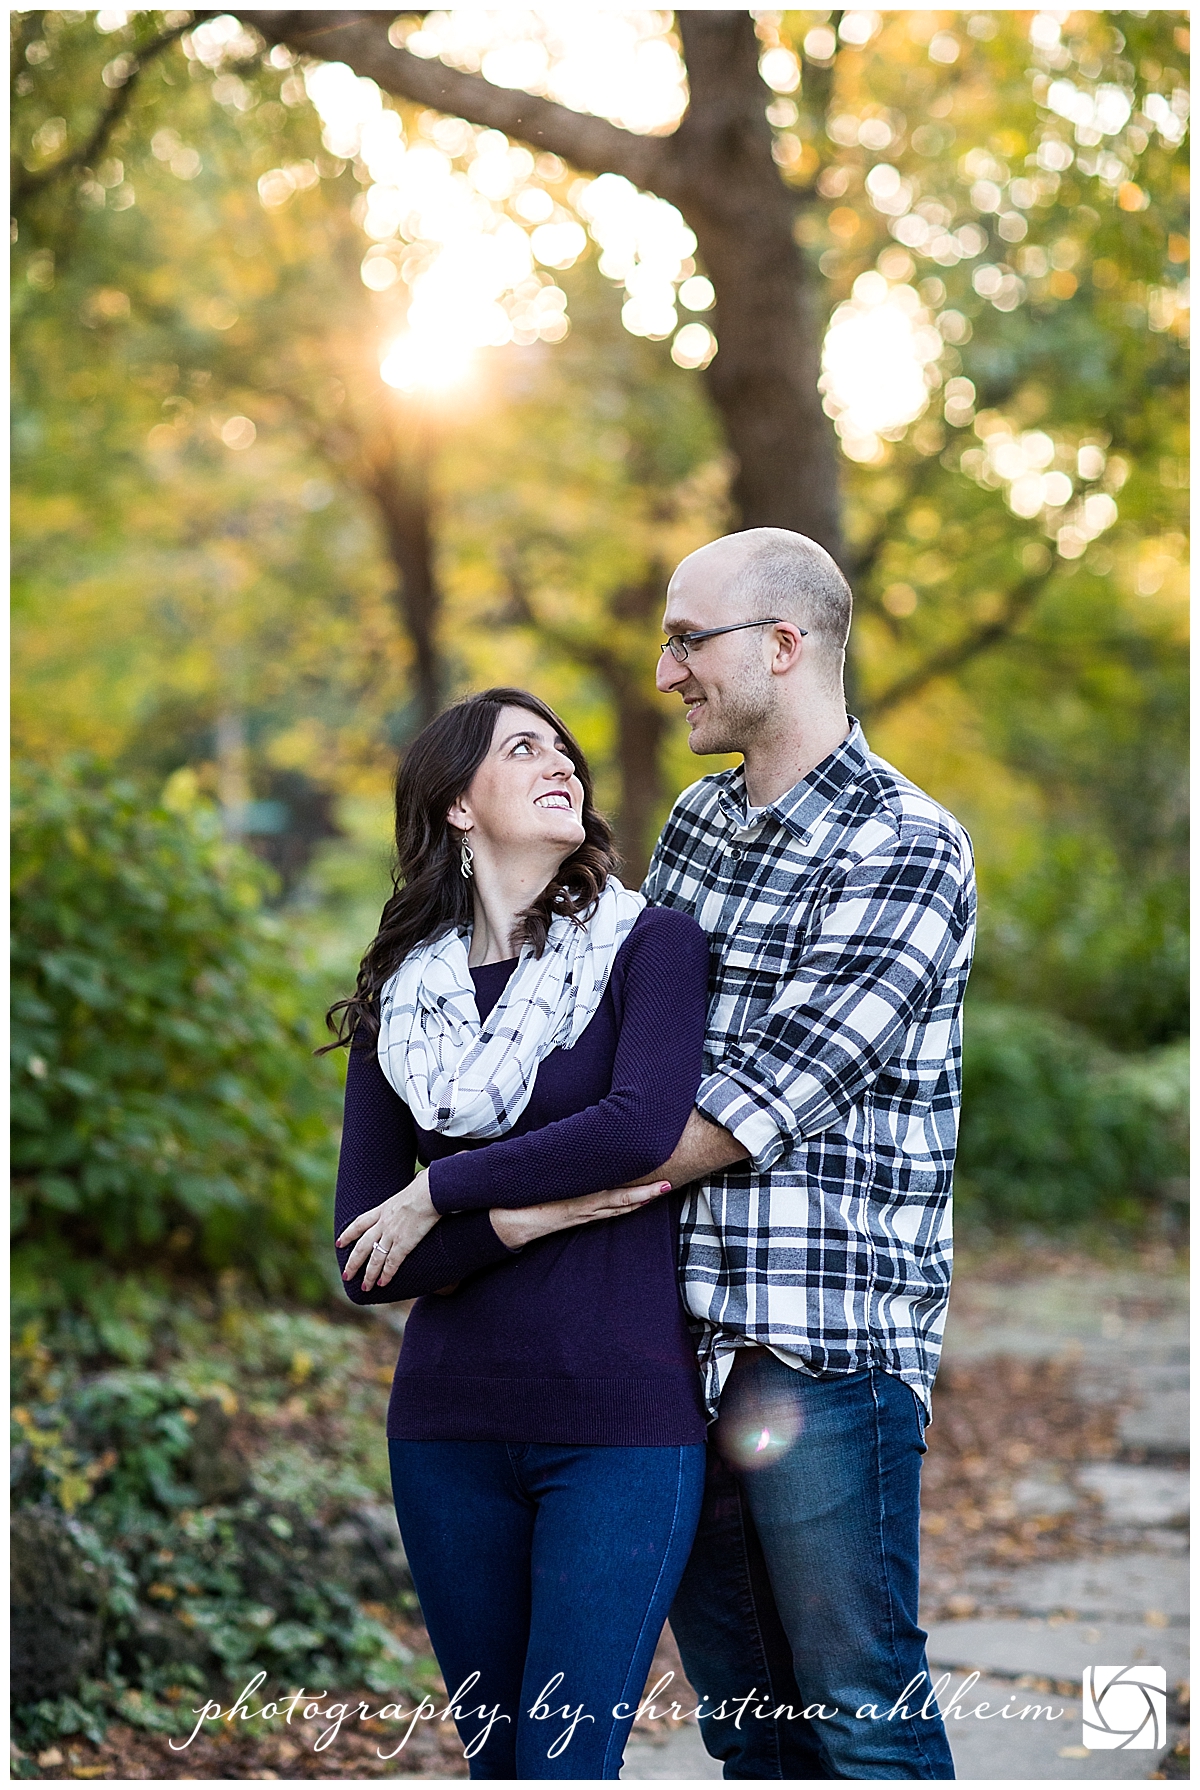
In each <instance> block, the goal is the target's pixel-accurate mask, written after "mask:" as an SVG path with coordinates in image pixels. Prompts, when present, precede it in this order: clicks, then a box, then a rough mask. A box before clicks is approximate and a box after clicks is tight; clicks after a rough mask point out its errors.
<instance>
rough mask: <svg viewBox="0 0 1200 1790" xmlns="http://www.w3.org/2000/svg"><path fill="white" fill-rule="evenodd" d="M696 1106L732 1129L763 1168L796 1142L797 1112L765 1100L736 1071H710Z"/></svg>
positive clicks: (757, 1164) (702, 1084) (760, 1169)
mask: <svg viewBox="0 0 1200 1790" xmlns="http://www.w3.org/2000/svg"><path fill="white" fill-rule="evenodd" d="M696 1106H697V1108H698V1109H699V1111H700V1112H702V1113H703V1114H704V1116H705V1118H706V1119H711V1120H712V1122H713V1124H714V1125H722V1126H724V1128H725V1130H726V1131H729V1132H732V1134H733V1136H734V1137H736V1138H737V1141H738V1143H739V1144H742V1145H744V1147H745V1148H746V1149H747V1150H748V1151H749V1152H750V1160H751V1162H752V1163H753V1164H754V1166H755V1168H756V1169H758V1170H759V1172H760V1173H761V1172H763V1171H764V1170H766V1169H769V1168H773V1167H774V1165H775V1164H776V1163H777V1162H778V1161H779V1160H780V1158H781V1157H783V1156H786V1155H787V1154H788V1152H789V1151H790V1150H791V1149H792V1147H793V1144H794V1143H795V1132H796V1115H795V1113H794V1112H792V1110H791V1108H790V1107H787V1106H784V1105H783V1104H782V1103H781V1102H780V1101H778V1100H764V1099H763V1096H762V1093H761V1090H759V1089H751V1088H748V1087H746V1086H745V1085H744V1084H743V1083H741V1082H740V1081H738V1080H737V1079H736V1078H735V1077H734V1076H732V1075H722V1074H720V1073H719V1072H718V1073H717V1074H716V1075H707V1076H705V1078H704V1080H703V1081H702V1082H701V1083H700V1088H699V1092H698V1093H697V1095H696Z"/></svg>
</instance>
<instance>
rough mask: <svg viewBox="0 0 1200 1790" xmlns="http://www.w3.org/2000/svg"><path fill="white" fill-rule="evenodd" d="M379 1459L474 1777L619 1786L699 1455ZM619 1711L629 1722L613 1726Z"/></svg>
mask: <svg viewBox="0 0 1200 1790" xmlns="http://www.w3.org/2000/svg"><path fill="white" fill-rule="evenodd" d="M388 1447H389V1450H390V1453H391V1462H392V1490H393V1493H394V1495H395V1499H396V1515H397V1517H398V1518H399V1522H400V1533H401V1535H402V1537H403V1540H404V1547H405V1551H406V1553H407V1555H408V1562H409V1566H410V1567H411V1569H412V1575H413V1582H414V1584H415V1586H416V1590H417V1596H418V1597H419V1598H420V1600H421V1610H422V1613H423V1615H424V1617H425V1623H426V1626H427V1628H428V1630H429V1638H430V1640H431V1641H432V1642H433V1650H434V1652H435V1653H436V1654H437V1659H438V1665H439V1666H440V1667H441V1669H442V1675H443V1677H444V1678H445V1680H446V1690H447V1693H448V1694H449V1696H450V1698H451V1699H452V1700H453V1701H454V1702H455V1703H456V1704H457V1705H458V1707H459V1708H460V1709H461V1710H462V1712H463V1713H462V1719H458V1731H459V1734H460V1736H461V1738H462V1742H463V1746H464V1749H465V1750H466V1751H467V1754H468V1757H469V1760H470V1766H471V1776H472V1777H473V1778H616V1777H617V1776H619V1774H620V1769H621V1757H622V1754H623V1752H624V1747H625V1741H626V1739H627V1738H628V1735H629V1730H630V1727H631V1725H632V1716H633V1711H634V1710H635V1709H636V1706H637V1704H638V1701H639V1699H640V1698H641V1695H642V1691H643V1689H644V1687H645V1683H646V1676H647V1674H648V1672H649V1670H650V1663H651V1661H652V1659H653V1657H654V1650H655V1647H656V1646H657V1644H658V1638H659V1635H660V1634H661V1632H662V1627H663V1623H664V1622H665V1621H666V1618H667V1612H668V1610H669V1609H670V1607H671V1599H672V1598H673V1597H674V1595H675V1591H676V1588H677V1586H678V1584H679V1579H680V1575H681V1574H682V1572H683V1569H684V1565H685V1563H686V1561H687V1557H688V1550H689V1549H690V1547H691V1545H692V1537H693V1535H694V1534H695V1531H696V1521H697V1518H698V1516H699V1514H700V1502H701V1498H702V1496H703V1492H704V1463H705V1449H704V1445H703V1443H696V1444H693V1445H692V1446H690V1447H685V1448H600V1447H576V1446H568V1445H557V1444H546V1443H533V1442H528V1443H527V1442H519V1443H518V1442H395V1441H393V1442H390V1443H389V1444H388ZM472 1674H478V1676H477V1677H476V1678H475V1679H474V1682H473V1683H472V1684H471V1685H470V1686H469V1688H468V1689H467V1690H466V1691H465V1692H464V1694H463V1695H461V1696H457V1695H456V1693H457V1691H458V1689H459V1687H460V1686H462V1685H463V1684H464V1683H465V1682H466V1681H467V1680H468V1679H471V1677H472ZM619 1706H623V1707H624V1708H625V1709H627V1710H628V1714H626V1715H623V1716H618V1715H614V1710H616V1709H617V1708H618V1707H619ZM493 1711H495V1712H496V1713H495V1720H494V1721H492V1722H491V1724H490V1727H489V1717H490V1716H491V1714H492V1712H493ZM470 1712H481V1713H470ZM456 1719H457V1718H456ZM481 1736H482V1738H481Z"/></svg>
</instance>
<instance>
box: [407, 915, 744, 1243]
mask: <svg viewBox="0 0 1200 1790" xmlns="http://www.w3.org/2000/svg"><path fill="white" fill-rule="evenodd" d="M622 952H623V953H624V954H625V963H624V966H623V968H624V991H623V1005H622V1013H621V1027H620V1033H619V1036H618V1039H617V1048H616V1054H615V1057H614V1060H613V1070H612V1084H611V1087H610V1090H609V1092H608V1093H607V1094H606V1095H605V1097H604V1099H603V1100H600V1101H597V1102H596V1104H595V1105H593V1106H588V1107H585V1108H584V1109H583V1110H582V1111H581V1112H578V1113H573V1114H571V1116H570V1117H569V1118H565V1119H556V1120H554V1121H553V1122H552V1123H551V1124H549V1125H543V1126H541V1127H539V1129H538V1130H536V1131H531V1132H527V1133H526V1134H525V1135H524V1136H521V1137H508V1138H501V1139H499V1140H498V1141H497V1142H496V1143H493V1144H487V1145H485V1146H483V1147H482V1148H480V1149H477V1150H469V1151H464V1152H462V1153H461V1154H459V1155H456V1156H450V1157H446V1158H445V1159H443V1160H442V1161H439V1162H435V1163H433V1164H432V1165H431V1166H430V1171H429V1191H430V1196H431V1198H432V1200H433V1203H434V1205H435V1206H436V1207H437V1209H438V1211H439V1212H464V1211H478V1210H480V1209H486V1208H487V1207H490V1206H504V1207H508V1208H515V1207H520V1206H534V1205H538V1204H539V1203H541V1202H542V1201H546V1200H565V1199H572V1198H574V1197H575V1196H576V1195H577V1194H588V1193H598V1192H599V1191H600V1190H601V1189H602V1188H605V1187H620V1186H623V1185H624V1184H625V1183H626V1182H629V1181H636V1179H637V1178H638V1176H639V1175H642V1176H644V1175H649V1174H652V1173H653V1171H654V1170H655V1169H656V1168H658V1167H659V1166H660V1165H661V1164H662V1163H664V1162H666V1160H667V1158H668V1157H669V1156H670V1154H671V1152H672V1151H673V1150H674V1148H675V1146H676V1144H677V1143H678V1142H679V1139H680V1138H681V1137H682V1135H683V1129H684V1126H685V1125H686V1124H687V1120H688V1115H689V1113H690V1112H691V1110H692V1105H693V1102H694V1100H695V1096H696V1089H697V1088H698V1086H699V1084H700V1072H701V1066H702V1052H703V1047H704V1025H705V1017H706V1010H707V1001H708V940H707V939H706V938H705V935H704V933H703V932H702V931H701V930H700V928H699V927H698V926H697V925H696V923H695V921H694V920H692V919H691V918H690V917H689V916H688V915H686V914H682V913H678V912H675V911H673V910H668V909H665V908H654V909H647V911H646V913H644V914H643V915H642V917H641V919H640V920H639V921H638V923H637V926H636V927H635V928H634V930H633V932H632V933H631V934H630V936H629V938H628V939H627V941H626V943H625V944H624V946H623V947H622Z"/></svg>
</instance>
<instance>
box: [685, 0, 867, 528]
mask: <svg viewBox="0 0 1200 1790" xmlns="http://www.w3.org/2000/svg"><path fill="white" fill-rule="evenodd" d="M676 16H677V18H678V21H679V27H680V30H681V32H682V35H683V43H684V49H685V52H686V56H687V68H688V80H689V82H690V85H691V105H690V106H689V108H688V112H687V115H686V116H685V118H684V120H683V122H682V124H681V125H680V127H679V129H678V131H677V132H676V134H675V136H674V137H673V138H672V139H670V142H671V149H672V174H671V177H670V178H669V179H668V180H667V181H666V182H665V183H664V185H665V186H666V187H668V188H669V189H670V191H669V193H668V196H669V197H670V198H671V199H672V200H673V202H674V203H675V204H676V205H678V207H679V209H680V211H681V212H682V213H683V215H684V217H685V218H686V219H687V221H688V223H689V224H690V225H691V227H692V229H693V230H694V231H695V232H696V239H697V242H698V244H699V248H700V253H701V255H702V256H703V258H704V266H705V269H706V271H707V273H708V275H709V277H710V279H711V280H712V283H713V286H714V287H715V289H716V294H717V303H716V314H715V329H716V336H717V341H718V344H719V348H718V352H717V355H716V358H715V359H714V360H713V361H712V363H711V365H710V366H709V368H708V372H707V375H706V377H707V380H708V388H709V391H710V393H711V395H712V400H713V403H714V404H715V405H716V407H717V409H718V411H719V412H720V415H721V420H722V422H723V424H724V427H725V435H726V438H727V440H728V442H729V445H730V447H731V449H732V450H733V453H734V456H735V459H736V462H737V469H736V472H735V474H734V479H733V493H732V494H733V499H734V502H735V504H736V505H737V509H738V513H739V515H740V518H741V522H742V526H743V527H744V528H760V527H775V528H792V529H795V530H797V532H798V533H800V534H805V535H810V536H811V537H812V539H813V540H815V541H819V542H820V543H821V545H822V546H823V547H825V548H827V549H828V551H829V552H830V553H832V554H833V556H834V558H835V559H837V560H839V561H841V560H842V558H843V547H842V534H841V525H840V520H839V500H838V477H837V453H836V445H835V441H834V435H833V429H832V427H831V425H830V422H829V419H828V417H826V415H825V413H824V411H823V410H822V408H821V400H820V396H819V394H818V391H817V380H818V377H819V374H820V359H821V334H822V319H821V317H820V314H819V310H820V307H819V304H818V302H817V298H816V295H815V294H814V292H813V289H812V285H811V282H810V280H809V278H808V276H807V269H806V266H805V262H804V257H803V255H802V254H801V251H800V248H799V246H798V245H797V242H796V239H795V236H794V234H793V225H794V223H795V217H796V197H795V194H794V193H793V192H792V191H790V190H789V189H788V188H787V187H786V186H785V184H784V182H783V180H782V179H781V178H780V175H779V171H778V169H777V168H776V166H775V163H774V160H773V158H772V154H771V143H772V139H771V129H770V126H769V125H768V123H767V119H766V112H765V107H766V101H767V91H766V88H765V87H764V85H763V82H762V78H761V76H760V75H759V72H758V56H759V48H760V46H759V42H758V39H757V37H756V35H755V30H754V22H753V20H752V19H751V17H750V15H749V14H748V13H738V12H692V11H686V12H680V13H678V14H677V15H676Z"/></svg>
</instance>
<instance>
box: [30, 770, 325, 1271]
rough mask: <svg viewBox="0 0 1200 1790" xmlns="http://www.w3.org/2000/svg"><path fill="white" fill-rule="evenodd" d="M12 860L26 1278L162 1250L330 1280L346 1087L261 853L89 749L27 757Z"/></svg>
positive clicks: (133, 1262)
mask: <svg viewBox="0 0 1200 1790" xmlns="http://www.w3.org/2000/svg"><path fill="white" fill-rule="evenodd" d="M13 869H14V889H15V893H14V912H13V921H14V949H15V958H14V967H13V1047H14V1087H13V1106H12V1112H13V1128H14V1141H13V1166H14V1170H15V1191H14V1209H13V1210H14V1227H15V1231H16V1235H17V1239H18V1245H19V1250H18V1268H17V1279H18V1284H20V1282H21V1281H22V1280H23V1279H31V1280H33V1281H35V1282H36V1281H38V1280H41V1281H43V1282H44V1281H47V1280H48V1281H51V1282H52V1281H54V1280H55V1279H56V1278H61V1277H62V1276H64V1275H69V1274H70V1272H71V1268H70V1264H71V1263H72V1261H74V1262H79V1261H81V1260H82V1261H85V1262H86V1261H90V1262H95V1261H97V1260H99V1261H102V1262H104V1263H107V1264H109V1265H112V1266H119V1267H121V1268H122V1269H124V1270H126V1271H131V1270H134V1269H136V1267H137V1266H138V1264H139V1263H140V1262H143V1261H144V1260H145V1258H146V1256H147V1254H148V1253H149V1254H150V1255H151V1256H152V1259H153V1260H154V1261H155V1262H156V1263H158V1264H161V1263H162V1262H163V1261H164V1260H167V1261H172V1262H174V1263H175V1264H176V1265H178V1266H179V1267H186V1266H188V1265H189V1264H192V1265H193V1266H194V1265H203V1266H204V1267H205V1268H207V1269H209V1270H212V1269H214V1268H220V1267H223V1266H226V1265H230V1264H237V1265H242V1266H244V1267H246V1268H247V1269H248V1270H249V1271H250V1272H251V1273H252V1274H253V1275H254V1276H255V1278H256V1279H257V1281H258V1282H259V1284H260V1285H261V1286H263V1287H264V1288H269V1289H273V1290H276V1291H280V1290H283V1289H285V1288H292V1289H296V1290H307V1291H308V1292H310V1293H312V1292H316V1291H317V1290H318V1289H319V1288H320V1287H321V1286H322V1284H323V1282H322V1280H321V1278H320V1276H319V1274H318V1272H317V1270H316V1269H315V1268H314V1266H313V1252H314V1241H315V1239H316V1237H317V1235H318V1232H319V1229H320V1227H321V1225H322V1223H323V1221H324V1219H325V1217H326V1213H327V1206H328V1195H329V1187H330V1184H331V1181H332V1172H333V1141H334V1139H333V1130H332V1127H333V1123H334V1117H335V1107H336V1089H335V1087H334V1085H333V1077H332V1076H331V1074H330V1072H329V1070H328V1069H327V1068H325V1067H323V1066H322V1065H318V1064H314V1063H313V1062H312V1059H311V1055H310V1053H311V1050H312V1046H313V1044H314V1043H315V1042H316V1041H317V1034H316V1028H315V1025H314V1007H315V1001H314V1002H313V1003H312V1005H310V1004H309V1001H308V1000H307V999H306V995H311V993H312V990H311V989H308V988H306V984H305V980H304V978H303V976H302V974H301V973H300V972H299V971H298V967H297V965H296V964H295V962H293V961H292V959H291V957H290V955H289V952H288V949H287V943H286V937H285V935H284V933H283V929H282V928H281V927H279V926H278V925H277V924H273V923H271V922H269V921H267V920H265V919H264V918H262V917H261V916H260V914H259V913H258V912H257V903H258V899H259V895H260V891H261V887H262V876H261V873H260V872H259V871H258V870H257V867H256V866H255V865H254V864H253V861H252V860H250V859H248V858H246V857H245V856H244V855H243V854H242V853H240V852H238V851H236V850H232V849H231V848H229V847H228V846H227V845H226V844H225V843H224V842H223V841H222V839H221V837H220V834H219V831H218V830H217V829H216V827H215V823H214V821H213V820H212V818H211V816H210V814H209V812H208V811H207V810H205V809H203V808H195V809H193V810H191V811H190V812H184V813H180V812H176V811H174V810H172V809H170V808H167V807H165V806H163V805H162V804H161V803H160V802H156V801H154V800H152V799H150V798H148V797H147V796H146V795H145V794H144V793H143V792H142V791H140V790H139V789H138V788H137V787H136V786H135V785H133V784H132V783H128V782H123V781H113V780H111V778H109V777H107V776H105V775H104V774H103V772H101V771H100V770H99V769H97V768H96V767H95V766H91V765H77V766H75V767H74V768H72V769H70V770H69V771H66V772H64V773H62V774H55V773H51V772H48V771H45V770H41V769H36V768H35V769H31V770H28V771H20V772H19V773H18V775H17V778H16V784H15V843H14V850H13ZM321 1241H322V1243H323V1242H324V1238H323V1237H322V1239H321ZM164 1252H165V1253H164ZM76 1276H77V1278H79V1277H82V1278H84V1279H86V1271H85V1270H81V1269H80V1270H76Z"/></svg>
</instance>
